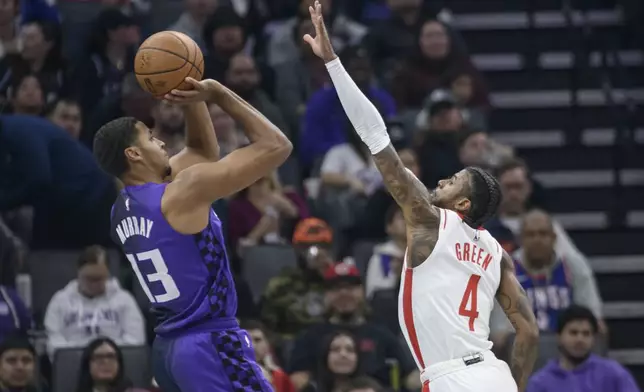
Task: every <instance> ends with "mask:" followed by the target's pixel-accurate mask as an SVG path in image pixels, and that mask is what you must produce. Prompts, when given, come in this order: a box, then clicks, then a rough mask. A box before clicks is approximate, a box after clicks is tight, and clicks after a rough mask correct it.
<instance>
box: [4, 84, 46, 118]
mask: <svg viewBox="0 0 644 392" xmlns="http://www.w3.org/2000/svg"><path fill="white" fill-rule="evenodd" d="M7 97H8V98H9V102H10V103H11V111H12V113H13V114H27V115H32V116H40V115H41V114H42V113H43V110H44V108H45V92H44V91H43V87H42V83H41V79H40V78H39V77H38V76H36V75H35V74H26V75H21V76H19V77H17V78H16V79H15V80H14V81H13V83H12V84H11V87H10V88H9V90H7Z"/></svg>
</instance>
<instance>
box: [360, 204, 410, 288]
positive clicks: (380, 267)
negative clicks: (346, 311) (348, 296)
mask: <svg viewBox="0 0 644 392" xmlns="http://www.w3.org/2000/svg"><path fill="white" fill-rule="evenodd" d="M385 224H386V228H385V231H386V232H387V235H388V237H389V239H388V240H387V242H383V243H381V244H378V245H376V246H375V247H374V253H373V256H371V259H370V260H369V265H368V266H367V281H366V286H365V291H366V294H367V298H371V297H372V296H373V293H374V292H375V291H377V290H386V289H393V288H395V287H397V286H398V281H399V280H400V270H401V268H402V263H403V257H404V255H405V248H406V247H407V233H406V227H405V220H404V219H403V216H402V211H401V210H400V207H398V206H397V205H392V206H391V207H389V210H387V216H386V222H385Z"/></svg>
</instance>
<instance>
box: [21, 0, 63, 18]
mask: <svg viewBox="0 0 644 392" xmlns="http://www.w3.org/2000/svg"><path fill="white" fill-rule="evenodd" d="M20 19H21V20H22V22H23V23H24V22H28V21H32V20H43V21H47V22H53V23H58V22H59V21H60V16H59V15H58V10H57V9H56V0H28V1H20Z"/></svg>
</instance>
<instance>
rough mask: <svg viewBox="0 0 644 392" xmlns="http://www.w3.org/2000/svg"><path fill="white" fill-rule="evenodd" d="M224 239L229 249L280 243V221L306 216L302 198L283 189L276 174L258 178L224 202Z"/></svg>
mask: <svg viewBox="0 0 644 392" xmlns="http://www.w3.org/2000/svg"><path fill="white" fill-rule="evenodd" d="M228 209H229V211H228V214H229V215H230V216H234V217H235V218H234V219H232V220H230V222H229V223H228V241H230V244H231V246H232V247H233V249H237V250H238V251H240V250H239V249H240V248H239V247H244V246H253V245H257V244H261V243H265V244H275V243H282V242H283V237H282V234H281V233H282V227H283V224H284V223H288V222H289V221H296V220H299V219H303V218H306V217H308V215H309V213H308V209H307V207H306V203H305V202H304V200H303V199H302V198H301V197H300V196H299V195H298V194H297V193H296V192H293V191H285V190H284V189H283V188H282V186H281V184H280V183H279V180H278V178H277V174H276V173H273V174H272V175H269V176H267V177H264V178H262V179H260V180H259V181H257V182H255V183H254V184H253V185H251V186H249V187H248V188H246V189H244V190H242V191H241V192H239V194H238V195H237V196H236V197H235V198H234V199H232V200H231V201H230V203H229V204H228Z"/></svg>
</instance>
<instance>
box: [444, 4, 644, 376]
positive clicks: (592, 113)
mask: <svg viewBox="0 0 644 392" xmlns="http://www.w3.org/2000/svg"><path fill="white" fill-rule="evenodd" d="M578 3H579V4H583V9H574V10H572V12H571V13H566V12H564V5H563V2H562V1H561V0H540V1H529V0H524V1H515V2H509V1H501V0H488V1H484V2H483V1H477V0H452V1H450V2H449V3H448V7H449V9H450V10H451V12H452V22H451V23H452V24H453V25H454V26H455V27H456V28H457V29H458V30H460V31H461V34H462V35H463V37H464V39H465V41H466V43H467V45H468V47H469V49H470V52H471V54H472V59H473V61H474V62H475V64H476V65H477V67H478V68H479V69H480V70H481V71H482V72H483V73H484V75H485V77H486V80H487V82H488V85H489V88H490V91H491V100H492V104H493V106H494V110H493V112H492V113H491V118H490V124H491V126H490V133H491V134H492V136H493V137H494V138H495V139H497V140H499V141H501V142H504V143H507V144H510V145H512V146H514V147H515V148H516V149H517V152H518V154H519V155H520V156H522V157H523V158H524V159H525V160H526V161H527V162H528V164H529V166H530V167H531V170H532V171H533V173H534V175H535V177H536V178H537V180H538V181H540V182H541V184H542V185H544V187H546V188H547V189H548V191H549V195H550V197H549V200H550V201H551V204H550V205H549V209H550V210H551V211H552V212H553V213H554V214H555V217H556V219H557V220H558V221H560V222H561V223H562V224H563V225H564V227H566V229H567V231H568V233H569V234H570V235H571V237H572V238H573V240H574V241H575V243H576V244H577V246H578V247H579V248H580V249H581V250H582V251H583V252H584V253H585V254H586V255H588V257H589V258H590V260H591V264H592V267H593V269H594V271H595V274H596V277H597V280H598V284H599V288H600V291H601V294H602V297H603V299H604V305H605V310H604V313H605V317H606V320H607V324H608V328H609V346H610V352H609V355H610V356H611V357H612V358H615V359H617V360H619V361H620V362H622V363H623V364H625V365H626V366H627V367H628V368H629V369H630V370H631V371H632V373H633V375H634V376H635V377H636V379H637V380H638V382H639V383H640V385H644V334H642V333H641V332H642V331H644V290H642V288H641V287H642V283H644V207H642V201H643V200H644V127H643V126H642V124H644V111H642V110H639V113H638V114H637V115H638V116H639V117H638V118H635V119H634V120H633V122H634V123H635V124H637V126H636V127H634V128H636V129H635V131H634V132H633V134H632V136H631V137H632V139H631V140H629V141H628V142H627V143H618V141H620V140H622V139H621V138H620V137H621V135H622V133H620V132H618V131H617V129H616V128H617V127H616V123H619V121H620V120H623V119H625V118H626V109H625V106H626V105H625V103H627V102H629V99H630V100H631V101H634V102H642V101H643V100H644V72H641V68H642V67H643V66H644V53H642V51H641V50H638V49H637V48H635V47H632V46H628V45H627V44H624V43H622V41H623V40H621V37H622V36H621V34H622V14H621V11H620V10H619V9H614V8H606V5H605V3H606V2H605V1H603V0H585V1H584V2H578ZM528 9H530V10H531V11H530V12H528V11H526V10H528ZM569 22H570V23H569ZM588 29H592V32H593V34H594V35H593V36H594V37H595V38H596V39H599V40H601V42H609V43H612V44H614V45H615V46H614V47H615V49H616V52H617V55H618V56H619V59H620V60H621V65H622V68H620V69H619V72H620V73H622V74H627V75H628V78H626V77H621V78H614V80H612V84H611V85H607V83H606V79H605V78H603V77H602V75H603V74H602V72H603V70H605V69H606V68H602V52H601V51H600V48H594V47H593V44H592V43H588V42H585V41H584V39H583V37H584V32H588ZM580 45H583V47H584V53H585V55H584V56H579V57H577V58H578V59H579V61H578V62H577V65H579V66H576V65H575V64H576V62H575V58H576V56H575V54H576V53H579V50H578V48H579V47H580ZM607 64H608V66H609V67H612V71H615V70H616V68H614V67H615V63H614V62H608V63H607ZM609 69H610V68H609ZM620 76H624V75H620ZM571 85H572V86H573V87H574V88H571ZM610 86H612V93H613V95H612V97H613V98H614V103H615V104H616V107H611V105H609V104H607V100H606V98H607V96H606V94H605V90H604V89H606V88H607V87H610ZM575 101H576V102H577V105H575V104H574V102H575ZM640 109H641V108H640ZM638 126H639V128H638ZM617 146H619V147H617ZM616 165H617V166H616ZM615 167H618V168H619V170H616V169H615ZM616 178H618V179H619V180H620V181H619V183H620V184H621V187H616V186H615V184H616Z"/></svg>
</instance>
